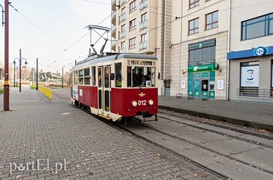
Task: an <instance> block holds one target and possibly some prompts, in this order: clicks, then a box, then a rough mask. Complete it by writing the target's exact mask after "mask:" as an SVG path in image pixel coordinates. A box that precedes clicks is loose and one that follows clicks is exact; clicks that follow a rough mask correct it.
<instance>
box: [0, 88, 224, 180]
mask: <svg viewBox="0 0 273 180" xmlns="http://www.w3.org/2000/svg"><path fill="white" fill-rule="evenodd" d="M0 101H1V102H3V95H0ZM1 108H2V106H1ZM2 109H3V108H2ZM2 109H1V110H0V111H1V112H0V137H1V139H0V154H1V156H0V179H1V180H5V179H26V180H27V179H46V180H47V179H97V180H100V179H101V180H107V179H117V180H122V179H219V178H218V177H216V176H214V175H213V174H210V173H209V172H206V171H204V170H202V169H200V168H199V167H197V166H195V165H194V164H192V163H189V162H187V161H184V160H181V159H180V158H178V157H176V156H173V155H172V154H170V153H168V152H165V151H164V150H160V149H158V148H156V147H154V148H153V146H152V145H151V146H149V145H147V144H146V145H145V144H143V143H141V142H140V141H138V140H137V139H135V138H134V137H130V136H128V135H126V134H124V133H122V132H120V131H118V130H116V129H114V128H112V127H110V126H109V125H107V124H105V123H103V122H101V121H99V120H97V119H95V118H94V117H93V116H91V115H89V114H87V113H85V112H83V111H82V110H80V109H77V108H75V107H73V106H72V105H71V104H70V103H69V102H67V101H66V100H62V99H58V98H57V97H55V98H54V99H53V100H52V101H50V100H47V99H46V98H45V97H44V96H43V95H42V94H41V93H40V92H38V91H36V90H31V89H29V88H27V87H23V89H22V92H21V93H19V92H18V89H17V88H11V91H10V109H11V110H10V111H8V112H3V111H2Z"/></svg>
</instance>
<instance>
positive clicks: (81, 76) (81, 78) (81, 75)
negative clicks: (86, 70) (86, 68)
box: [79, 69, 83, 84]
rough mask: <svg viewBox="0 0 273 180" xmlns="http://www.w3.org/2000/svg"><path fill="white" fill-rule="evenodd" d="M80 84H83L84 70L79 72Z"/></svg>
mask: <svg viewBox="0 0 273 180" xmlns="http://www.w3.org/2000/svg"><path fill="white" fill-rule="evenodd" d="M79 84H83V69H81V70H79Z"/></svg>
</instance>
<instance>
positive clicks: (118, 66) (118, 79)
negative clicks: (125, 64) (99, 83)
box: [115, 63, 122, 87]
mask: <svg viewBox="0 0 273 180" xmlns="http://www.w3.org/2000/svg"><path fill="white" fill-rule="evenodd" d="M121 69H122V67H121V63H116V64H115V75H116V78H115V85H116V87H121V84H122V75H121Z"/></svg>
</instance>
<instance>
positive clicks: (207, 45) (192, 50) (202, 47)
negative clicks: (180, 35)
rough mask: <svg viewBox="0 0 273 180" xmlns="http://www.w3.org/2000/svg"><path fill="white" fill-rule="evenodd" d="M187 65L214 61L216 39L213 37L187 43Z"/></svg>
mask: <svg viewBox="0 0 273 180" xmlns="http://www.w3.org/2000/svg"><path fill="white" fill-rule="evenodd" d="M188 48H189V65H190V66H196V65H202V64H210V63H215V57H216V41H215V39H211V40H207V41H203V42H198V43H194V44H189V47H188Z"/></svg>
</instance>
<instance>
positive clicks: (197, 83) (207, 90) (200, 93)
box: [188, 63, 219, 99]
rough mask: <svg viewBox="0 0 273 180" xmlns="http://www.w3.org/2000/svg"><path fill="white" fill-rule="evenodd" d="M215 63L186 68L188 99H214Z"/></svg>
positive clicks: (216, 65) (216, 66)
mask: <svg viewBox="0 0 273 180" xmlns="http://www.w3.org/2000/svg"><path fill="white" fill-rule="evenodd" d="M218 69H219V65H218V64H216V63H211V64H206V65H200V66H189V67H188V97H189V98H196V99H198V98H202V99H215V89H214V88H215V71H216V70H218Z"/></svg>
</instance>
